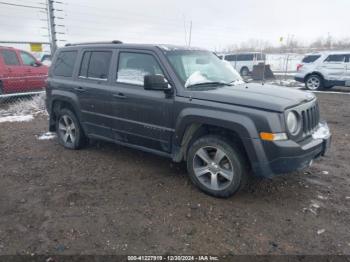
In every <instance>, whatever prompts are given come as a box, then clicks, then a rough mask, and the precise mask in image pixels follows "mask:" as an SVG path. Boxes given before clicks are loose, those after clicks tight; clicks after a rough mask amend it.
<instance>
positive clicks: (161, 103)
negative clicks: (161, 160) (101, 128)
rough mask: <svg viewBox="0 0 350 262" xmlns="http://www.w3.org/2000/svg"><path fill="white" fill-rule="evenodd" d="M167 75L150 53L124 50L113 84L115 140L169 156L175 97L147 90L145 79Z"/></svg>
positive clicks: (158, 61) (156, 58) (162, 92)
mask: <svg viewBox="0 0 350 262" xmlns="http://www.w3.org/2000/svg"><path fill="white" fill-rule="evenodd" d="M154 74H161V75H163V76H165V77H166V78H168V79H169V77H168V76H166V74H165V70H164V68H163V67H162V65H161V63H160V60H159V59H158V57H157V56H156V54H154V53H153V52H151V51H144V50H140V51H137V50H125V51H123V50H121V51H120V52H119V54H118V66H117V68H116V76H115V78H114V79H115V80H114V81H115V82H114V95H113V96H114V99H115V101H116V103H114V114H115V121H114V127H113V131H114V133H115V139H116V140H120V141H123V142H127V143H129V144H134V145H137V146H143V147H147V148H151V149H155V150H158V151H163V152H167V153H169V152H170V151H171V143H170V141H171V138H172V135H173V131H174V130H173V126H172V125H173V115H172V111H173V104H174V99H173V96H172V95H170V96H169V95H167V94H165V92H164V91H156V90H145V89H144V82H143V80H144V76H145V75H154Z"/></svg>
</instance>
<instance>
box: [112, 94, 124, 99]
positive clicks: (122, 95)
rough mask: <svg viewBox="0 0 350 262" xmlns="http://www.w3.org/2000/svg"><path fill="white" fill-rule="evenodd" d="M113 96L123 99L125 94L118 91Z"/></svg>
mask: <svg viewBox="0 0 350 262" xmlns="http://www.w3.org/2000/svg"><path fill="white" fill-rule="evenodd" d="M113 97H115V98H118V99H125V98H126V95H124V94H123V93H118V94H113Z"/></svg>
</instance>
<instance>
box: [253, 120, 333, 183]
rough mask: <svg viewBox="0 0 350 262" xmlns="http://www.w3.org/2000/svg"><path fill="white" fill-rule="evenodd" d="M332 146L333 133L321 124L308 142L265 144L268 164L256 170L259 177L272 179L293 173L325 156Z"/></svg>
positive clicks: (258, 166)
mask: <svg viewBox="0 0 350 262" xmlns="http://www.w3.org/2000/svg"><path fill="white" fill-rule="evenodd" d="M330 144H331V133H330V131H329V128H328V125H327V123H325V122H321V123H319V126H318V128H317V130H316V131H315V132H314V133H313V134H312V136H310V137H309V138H308V139H307V140H306V141H303V142H302V143H297V142H294V141H291V140H287V141H276V142H264V145H263V147H264V151H265V154H266V160H267V161H266V162H263V163H261V162H260V163H259V164H258V165H257V166H256V167H255V168H254V166H253V169H255V173H256V175H258V176H264V177H272V176H274V175H277V174H285V173H291V172H294V171H297V170H301V169H304V168H306V167H308V166H309V165H310V164H311V162H312V160H314V159H316V158H318V157H320V156H324V155H325V154H326V153H327V151H328V149H329V147H330Z"/></svg>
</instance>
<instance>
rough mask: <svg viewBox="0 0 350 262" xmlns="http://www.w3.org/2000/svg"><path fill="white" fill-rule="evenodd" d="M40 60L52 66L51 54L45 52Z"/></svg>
mask: <svg viewBox="0 0 350 262" xmlns="http://www.w3.org/2000/svg"><path fill="white" fill-rule="evenodd" d="M40 62H41V63H42V64H43V65H46V66H50V65H51V55H49V54H44V55H43V56H42V57H41V59H40Z"/></svg>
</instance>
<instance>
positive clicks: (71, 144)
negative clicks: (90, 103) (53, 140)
mask: <svg viewBox="0 0 350 262" xmlns="http://www.w3.org/2000/svg"><path fill="white" fill-rule="evenodd" d="M56 133H57V137H58V141H59V143H60V144H61V145H62V146H64V147H65V148H68V149H79V148H82V147H83V146H84V145H85V144H86V142H87V138H86V136H85V134H84V131H83V129H82V127H81V124H80V122H79V120H78V118H77V117H76V116H75V114H74V113H73V112H72V111H71V110H69V109H67V108H64V109H61V110H60V111H59V114H58V116H57V121H56Z"/></svg>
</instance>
